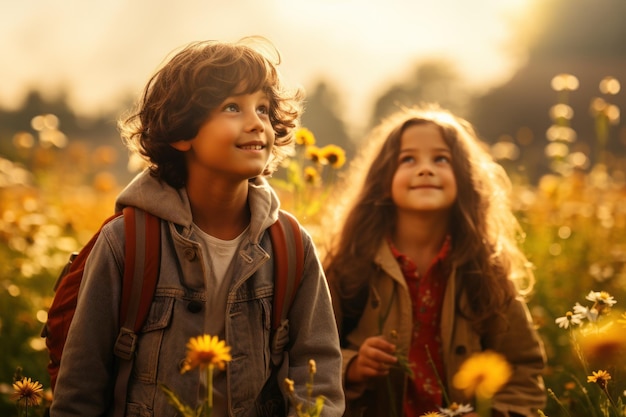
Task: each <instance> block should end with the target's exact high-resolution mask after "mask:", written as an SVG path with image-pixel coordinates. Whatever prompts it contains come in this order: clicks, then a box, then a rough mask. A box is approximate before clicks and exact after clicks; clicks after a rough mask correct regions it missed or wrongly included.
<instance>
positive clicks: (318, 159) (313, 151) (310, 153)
mask: <svg viewBox="0 0 626 417" xmlns="http://www.w3.org/2000/svg"><path fill="white" fill-rule="evenodd" d="M305 156H306V158H307V159H310V160H311V161H312V162H313V163H315V164H321V163H322V159H323V158H322V153H321V149H320V148H318V147H317V146H313V145H311V146H307V147H306V154H305Z"/></svg>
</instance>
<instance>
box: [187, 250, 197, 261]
mask: <svg viewBox="0 0 626 417" xmlns="http://www.w3.org/2000/svg"><path fill="white" fill-rule="evenodd" d="M185 259H187V260H188V261H193V260H194V259H196V251H195V250H194V248H185Z"/></svg>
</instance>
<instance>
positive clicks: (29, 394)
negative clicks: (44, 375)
mask: <svg viewBox="0 0 626 417" xmlns="http://www.w3.org/2000/svg"><path fill="white" fill-rule="evenodd" d="M42 397H43V386H42V385H41V384H40V383H39V381H33V380H31V379H30V378H22V380H20V381H17V382H15V383H14V384H13V394H12V395H11V399H12V400H16V401H21V400H24V402H25V403H26V406H27V407H28V406H35V405H38V404H39V401H41V398H42Z"/></svg>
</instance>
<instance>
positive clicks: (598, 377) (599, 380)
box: [587, 370, 611, 389]
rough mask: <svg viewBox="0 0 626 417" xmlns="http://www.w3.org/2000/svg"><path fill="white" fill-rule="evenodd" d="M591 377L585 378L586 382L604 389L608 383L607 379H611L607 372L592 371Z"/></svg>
mask: <svg viewBox="0 0 626 417" xmlns="http://www.w3.org/2000/svg"><path fill="white" fill-rule="evenodd" d="M592 374H593V375H589V376H587V382H593V383H596V384H598V386H600V388H602V389H605V388H606V385H607V384H608V383H609V379H611V374H609V373H608V372H607V371H602V370H600V371H597V372H596V371H593V372H592Z"/></svg>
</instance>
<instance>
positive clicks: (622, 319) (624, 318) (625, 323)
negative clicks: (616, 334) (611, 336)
mask: <svg viewBox="0 0 626 417" xmlns="http://www.w3.org/2000/svg"><path fill="white" fill-rule="evenodd" d="M617 322H618V323H619V324H621V325H622V327H626V313H622V315H621V316H619V319H617Z"/></svg>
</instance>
